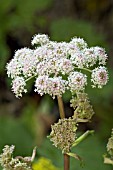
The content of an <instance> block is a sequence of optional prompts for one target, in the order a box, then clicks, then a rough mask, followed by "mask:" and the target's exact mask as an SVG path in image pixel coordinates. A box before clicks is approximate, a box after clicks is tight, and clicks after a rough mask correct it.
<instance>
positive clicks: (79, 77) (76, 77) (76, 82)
mask: <svg viewBox="0 0 113 170" xmlns="http://www.w3.org/2000/svg"><path fill="white" fill-rule="evenodd" d="M68 82H69V88H70V91H71V92H75V91H83V90H84V89H85V86H86V85H87V76H86V75H84V74H82V73H80V72H71V73H70V75H69V77H68Z"/></svg>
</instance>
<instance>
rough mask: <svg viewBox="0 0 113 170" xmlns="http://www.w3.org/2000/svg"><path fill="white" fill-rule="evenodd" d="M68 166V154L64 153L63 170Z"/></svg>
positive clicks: (67, 169)
mask: <svg viewBox="0 0 113 170" xmlns="http://www.w3.org/2000/svg"><path fill="white" fill-rule="evenodd" d="M69 166H70V156H69V155H67V154H64V170H69Z"/></svg>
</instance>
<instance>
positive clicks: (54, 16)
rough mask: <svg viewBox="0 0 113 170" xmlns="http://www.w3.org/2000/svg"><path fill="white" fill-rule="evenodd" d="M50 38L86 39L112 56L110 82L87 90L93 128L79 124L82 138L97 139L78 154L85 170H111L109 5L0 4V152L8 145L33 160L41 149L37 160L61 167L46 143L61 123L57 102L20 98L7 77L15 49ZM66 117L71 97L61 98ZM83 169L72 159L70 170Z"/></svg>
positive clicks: (4, 0)
mask: <svg viewBox="0 0 113 170" xmlns="http://www.w3.org/2000/svg"><path fill="white" fill-rule="evenodd" d="M38 33H45V34H48V35H49V36H50V37H51V39H52V40H57V41H62V40H65V41H68V40H70V39H71V38H72V37H73V36H78V37H83V38H84V39H85V40H86V41H87V42H88V44H89V46H96V45H98V46H102V47H104V48H106V51H107V53H108V55H109V61H108V69H109V74H110V78H109V83H108V84H107V86H106V87H104V88H103V89H101V90H97V89H92V88H91V87H88V88H87V92H88V94H89V97H90V100H91V103H92V105H93V107H94V110H95V113H96V114H95V115H94V117H93V119H92V122H91V123H87V124H80V127H79V133H83V132H84V131H85V130H87V129H94V130H95V134H94V136H91V137H89V138H88V139H87V140H85V141H84V142H83V143H81V144H80V145H79V146H77V148H75V152H76V153H77V154H79V155H80V156H81V157H82V158H83V159H84V162H85V166H84V167H83V168H84V170H86V169H87V170H95V169H97V168H98V169H99V170H110V169H111V167H110V166H109V165H104V164H103V157H102V155H103V154H105V153H106V144H107V140H108V137H109V136H110V133H111V128H113V57H112V56H113V2H112V1H111V0H100V1H98V0H85V1H84V0H62V1H61V0H16V1H15V0H0V152H1V151H2V148H3V146H4V145H5V144H14V145H16V152H15V155H23V156H26V155H30V154H31V152H32V149H33V147H34V146H35V145H38V150H37V158H38V157H40V156H45V157H47V158H49V159H51V160H52V162H53V163H54V164H55V165H56V166H58V167H63V161H62V155H61V152H60V151H59V150H57V149H56V148H54V146H52V145H51V143H50V142H49V141H48V139H46V136H47V135H48V133H49V131H50V125H51V124H52V123H54V122H56V121H57V120H58V118H59V115H58V107H57V101H56V100H54V101H53V100H52V99H51V98H50V97H49V96H44V97H40V96H39V95H38V94H36V93H34V92H33V86H32V81H31V82H29V87H28V88H29V93H27V94H26V95H24V96H23V98H22V99H16V98H15V96H14V94H13V93H12V92H11V85H10V83H11V82H10V80H9V79H8V78H7V75H6V68H5V66H6V63H7V62H9V60H10V59H11V58H12V57H13V55H14V52H15V50H17V49H19V48H22V47H25V46H27V47H31V44H30V42H31V39H32V36H33V35H34V34H38ZM63 99H64V105H65V110H66V115H67V117H69V116H70V115H71V113H72V110H70V108H69V99H70V94H68V93H66V94H65V95H64V96H63ZM75 169H78V170H80V169H82V168H81V167H80V165H79V162H77V161H75V160H74V159H73V158H71V170H75Z"/></svg>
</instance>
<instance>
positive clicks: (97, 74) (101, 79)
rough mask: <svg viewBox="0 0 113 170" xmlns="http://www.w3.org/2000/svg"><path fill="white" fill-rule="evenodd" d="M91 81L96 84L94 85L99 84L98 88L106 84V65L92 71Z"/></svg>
mask: <svg viewBox="0 0 113 170" xmlns="http://www.w3.org/2000/svg"><path fill="white" fill-rule="evenodd" d="M91 81H92V82H93V84H94V85H93V86H92V87H96V86H98V88H102V87H103V85H106V83H107V81H108V72H107V70H106V68H105V67H104V66H103V67H102V66H100V67H98V68H95V69H94V70H93V71H92V75H91Z"/></svg>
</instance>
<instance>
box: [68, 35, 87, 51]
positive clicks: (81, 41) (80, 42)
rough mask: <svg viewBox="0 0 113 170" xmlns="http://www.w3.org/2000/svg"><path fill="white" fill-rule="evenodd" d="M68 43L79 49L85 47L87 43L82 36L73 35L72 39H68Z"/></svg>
mask: <svg viewBox="0 0 113 170" xmlns="http://www.w3.org/2000/svg"><path fill="white" fill-rule="evenodd" d="M70 44H74V45H75V46H76V47H77V48H79V49H80V50H82V49H84V48H87V43H86V42H85V41H84V39H83V38H77V37H74V38H72V40H71V41H70Z"/></svg>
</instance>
